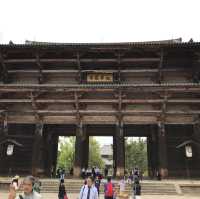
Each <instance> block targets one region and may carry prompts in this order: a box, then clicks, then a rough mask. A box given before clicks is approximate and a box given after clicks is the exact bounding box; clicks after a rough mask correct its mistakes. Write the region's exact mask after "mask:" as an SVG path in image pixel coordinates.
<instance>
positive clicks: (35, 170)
mask: <svg viewBox="0 0 200 199" xmlns="http://www.w3.org/2000/svg"><path fill="white" fill-rule="evenodd" d="M43 128H44V125H43V124H42V123H37V124H36V128H35V135H34V143H33V153H32V175H34V176H41V175H44V143H43Z"/></svg>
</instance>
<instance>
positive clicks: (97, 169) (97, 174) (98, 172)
mask: <svg viewBox="0 0 200 199" xmlns="http://www.w3.org/2000/svg"><path fill="white" fill-rule="evenodd" d="M95 173H96V176H99V174H100V170H99V167H96V168H95Z"/></svg>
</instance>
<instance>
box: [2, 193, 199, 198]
mask: <svg viewBox="0 0 200 199" xmlns="http://www.w3.org/2000/svg"><path fill="white" fill-rule="evenodd" d="M42 197H43V199H57V198H58V197H57V194H52V193H50V194H48V193H43V194H42ZM7 198H8V193H5V192H4V193H0V199H7ZM68 198H69V199H78V194H68ZM199 198H200V197H199V196H188V195H186V196H167V195H165V196H160V195H156V196H152V195H151V196H141V199H199ZM100 199H104V197H103V195H101V196H100Z"/></svg>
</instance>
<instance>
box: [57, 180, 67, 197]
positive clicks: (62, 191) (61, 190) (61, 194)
mask: <svg viewBox="0 0 200 199" xmlns="http://www.w3.org/2000/svg"><path fill="white" fill-rule="evenodd" d="M65 196H66V190H65V184H64V180H63V179H61V180H60V185H59V192H58V199H64V197H65Z"/></svg>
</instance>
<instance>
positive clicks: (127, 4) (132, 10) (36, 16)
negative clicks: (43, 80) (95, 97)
mask: <svg viewBox="0 0 200 199" xmlns="http://www.w3.org/2000/svg"><path fill="white" fill-rule="evenodd" d="M0 6H1V7H0V8H1V9H0V43H8V42H9V41H10V40H12V41H13V42H14V43H24V41H25V40H36V41H48V42H64V43H72V42H76V43H77V42H79V43H80V42H84V43H85V42H134V41H150V40H165V39H175V38H179V37H182V39H183V41H189V39H190V38H193V39H194V41H200V26H199V19H200V12H199V7H200V1H199V0H166V1H164V0H151V1H150V0H18V1H14V0H0Z"/></svg>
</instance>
